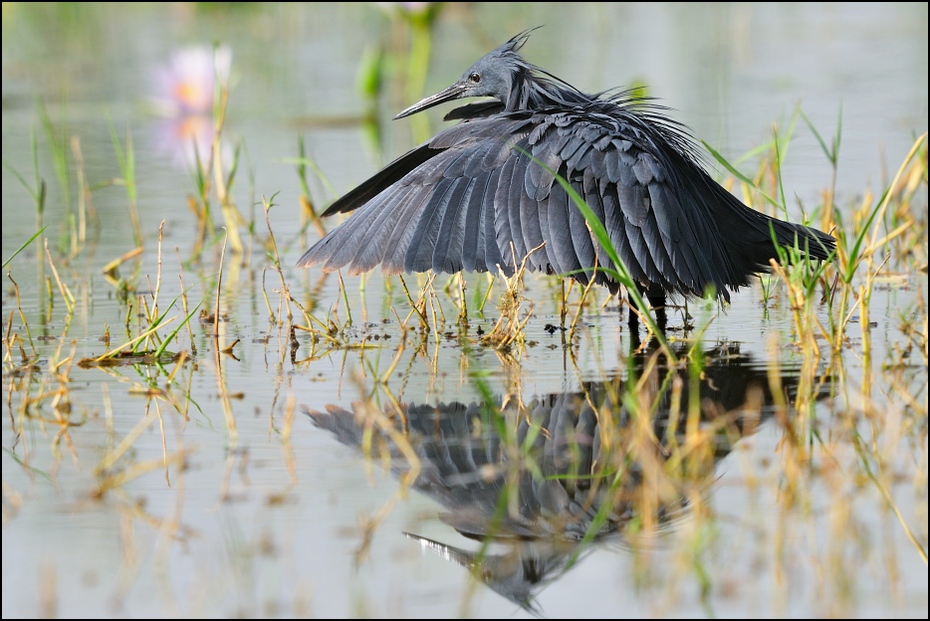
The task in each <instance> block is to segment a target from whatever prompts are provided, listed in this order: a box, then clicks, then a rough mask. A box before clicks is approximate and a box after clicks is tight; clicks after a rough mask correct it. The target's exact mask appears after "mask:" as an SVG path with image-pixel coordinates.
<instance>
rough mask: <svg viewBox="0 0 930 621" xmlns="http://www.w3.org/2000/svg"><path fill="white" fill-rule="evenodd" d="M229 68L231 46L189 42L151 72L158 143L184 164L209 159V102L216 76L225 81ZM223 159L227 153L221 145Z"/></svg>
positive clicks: (210, 123)
mask: <svg viewBox="0 0 930 621" xmlns="http://www.w3.org/2000/svg"><path fill="white" fill-rule="evenodd" d="M231 70H232V49H230V48H229V47H227V46H225V45H220V46H217V47H212V46H208V45H200V46H191V47H187V48H184V49H181V50H178V51H176V52H175V53H174V54H173V55H172V56H171V60H170V61H169V62H168V63H167V64H166V65H165V66H162V67H159V68H158V69H157V70H156V73H155V80H154V81H155V85H156V88H157V92H156V93H155V94H154V97H153V98H152V103H153V105H154V106H155V109H156V112H157V114H158V115H159V116H160V117H163V120H162V121H161V122H160V123H159V124H158V126H157V127H156V132H157V135H158V143H159V147H160V148H161V149H162V150H163V151H165V152H167V153H170V154H171V155H172V156H173V157H174V159H175V161H176V162H177V163H178V164H179V165H182V166H184V167H186V168H192V167H194V166H196V164H197V161H198V159H199V161H200V164H201V165H206V164H207V162H208V161H209V158H210V154H211V148H212V145H213V138H214V125H213V105H214V96H215V93H216V86H217V80H219V81H220V83H226V82H228V80H229V76H230V73H231ZM221 152H222V156H223V160H224V161H225V160H226V159H227V157H231V149H229V148H228V145H221Z"/></svg>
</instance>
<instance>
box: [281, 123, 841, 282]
mask: <svg viewBox="0 0 930 621" xmlns="http://www.w3.org/2000/svg"><path fill="white" fill-rule="evenodd" d="M613 109H614V110H616V109H617V107H616V106H614V108H613ZM646 121H648V122H646ZM555 175H559V176H560V177H562V178H563V179H565V180H567V181H568V182H569V183H570V185H571V187H572V188H573V189H574V190H575V191H576V192H577V193H578V194H579V195H580V196H581V197H582V198H583V199H584V200H585V202H586V203H587V205H588V206H589V207H590V208H591V210H592V211H593V212H594V214H595V215H596V216H597V217H598V219H599V220H600V221H601V223H602V224H603V225H604V228H605V229H606V231H607V234H608V237H609V239H610V242H611V244H612V245H613V247H614V248H615V250H616V252H617V254H618V256H619V258H620V260H621V261H622V262H623V263H624V264H625V265H626V267H627V269H628V270H629V273H630V275H631V276H632V277H633V279H634V280H635V281H637V282H639V283H640V284H642V285H644V286H649V285H653V286H658V287H661V289H663V290H665V291H667V292H677V293H681V294H684V295H695V296H699V297H700V296H704V295H705V294H706V293H707V292H708V291H713V292H714V293H715V294H716V295H717V296H719V297H721V298H722V299H726V300H728V299H729V296H728V293H727V288H731V289H735V288H737V287H740V286H744V285H746V284H748V282H749V278H750V276H751V275H752V274H753V273H755V272H758V271H761V270H764V269H765V268H766V267H767V262H768V257H769V256H774V255H775V252H774V246H773V244H772V242H771V230H770V223H777V224H779V225H782V224H784V225H786V226H789V227H792V228H791V229H790V230H789V231H788V232H787V233H786V232H782V233H783V237H784V238H785V240H784V241H785V243H790V242H791V239H790V238H791V237H792V236H793V235H797V234H799V233H800V234H804V235H806V234H807V233H805V231H812V230H811V229H806V227H801V226H799V225H788V223H781V222H780V221H777V220H772V219H771V218H768V217H767V216H764V215H763V214H759V213H758V212H755V211H754V210H751V209H749V208H747V207H745V206H744V205H743V204H742V203H740V202H739V201H738V200H737V199H736V198H735V197H733V196H732V195H730V194H729V193H728V192H727V191H726V190H724V189H723V188H722V187H720V186H719V185H718V184H717V183H716V182H714V181H713V180H712V179H711V178H710V177H709V176H708V175H707V174H706V172H704V170H703V169H702V168H701V167H700V166H699V165H698V164H696V163H695V161H694V159H693V158H692V157H691V156H689V154H688V152H687V149H686V143H685V142H684V139H683V138H682V137H681V136H676V135H675V134H674V131H673V130H672V129H670V128H668V127H663V126H661V125H657V124H656V123H655V119H643V118H640V117H636V116H633V115H631V114H625V115H618V114H616V113H615V114H607V113H596V112H592V111H590V110H587V111H585V110H574V111H568V112H553V113H546V112H536V113H530V112H524V113H509V114H496V115H492V116H490V117H486V118H476V119H470V120H467V121H463V122H461V123H459V124H458V125H455V126H453V127H450V128H448V129H446V130H444V131H443V132H441V133H439V134H437V136H436V137H434V138H433V139H432V140H430V141H429V142H428V143H425V144H423V145H421V146H419V147H417V148H415V149H413V150H412V151H410V152H408V153H407V154H405V155H403V156H401V157H400V158H398V159H397V160H395V161H394V162H392V163H391V164H389V165H388V166H387V167H385V169H383V170H382V171H381V172H379V173H378V174H376V175H375V176H374V177H372V178H371V179H369V180H368V181H366V182H364V183H362V184H361V185H360V186H359V187H358V188H356V189H355V190H353V191H352V192H350V193H348V194H347V195H345V196H344V197H342V198H341V199H339V200H338V201H336V203H334V204H333V205H332V206H331V207H330V209H329V210H327V212H326V213H327V214H330V213H336V212H347V211H352V212H354V213H353V214H352V215H351V216H350V217H349V219H348V220H346V221H345V222H343V223H342V224H340V225H339V226H338V227H336V228H335V229H334V230H332V231H331V232H330V233H328V234H327V235H326V236H325V237H324V238H323V239H322V240H320V241H319V242H318V243H317V244H315V245H314V246H313V247H312V248H311V249H310V250H308V251H307V252H306V254H304V255H303V257H301V259H300V261H299V262H298V266H302V267H307V266H311V265H321V266H322V267H323V269H324V270H327V271H331V270H337V269H341V268H344V267H348V270H349V272H350V273H361V272H366V271H368V270H371V269H373V268H375V267H376V266H378V265H379V264H380V265H381V266H382V269H383V270H384V271H385V272H386V273H402V272H423V271H427V270H430V269H432V270H433V271H436V272H446V273H455V272H458V271H460V270H468V271H479V272H481V271H488V270H491V271H497V269H498V268H500V269H502V270H503V271H504V272H505V273H512V272H513V270H514V267H515V265H517V264H519V262H520V261H522V260H523V258H524V257H527V259H526V260H527V266H528V267H529V268H530V269H532V270H538V271H543V272H546V273H552V274H570V275H571V276H572V277H573V278H575V279H577V280H579V281H580V282H582V283H587V282H588V281H589V279H590V278H591V277H592V276H593V277H594V278H595V279H596V280H597V281H598V282H600V283H602V284H607V285H609V286H611V288H612V289H614V290H615V289H616V286H617V282H616V280H615V279H614V278H613V277H612V276H611V275H610V273H609V272H607V271H604V268H610V267H613V266H612V263H611V262H610V260H609V259H608V254H607V252H606V251H605V249H604V248H603V247H601V245H600V244H599V243H598V241H597V239H596V238H595V237H594V236H593V235H592V233H591V230H590V229H589V227H588V225H587V223H586V221H585V218H584V216H583V214H582V212H581V210H580V209H579V208H578V206H577V205H576V204H575V203H574V201H573V200H572V199H571V198H570V196H569V194H568V192H567V191H566V190H565V189H564V188H563V187H562V186H561V185H560V184H559V182H558V180H557V179H556V176H555ZM731 212H733V213H731ZM723 226H728V227H732V230H728V229H725V228H722V227H723ZM776 232H778V229H776ZM788 233H791V234H792V235H788ZM816 233H819V231H818V232H816ZM820 235H821V236H823V237H824V238H827V239H832V238H829V236H826V235H823V234H822V233H821V234H820ZM779 241H780V242H781V241H782V239H781V238H779ZM827 243H829V242H827ZM740 253H742V254H740ZM744 255H745V256H744ZM594 266H598V270H594Z"/></svg>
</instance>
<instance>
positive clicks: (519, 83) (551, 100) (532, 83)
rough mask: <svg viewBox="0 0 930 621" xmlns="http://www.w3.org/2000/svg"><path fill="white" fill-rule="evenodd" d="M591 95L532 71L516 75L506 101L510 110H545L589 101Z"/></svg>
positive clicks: (506, 106) (506, 105)
mask: <svg viewBox="0 0 930 621" xmlns="http://www.w3.org/2000/svg"><path fill="white" fill-rule="evenodd" d="M591 100H592V98H591V97H589V96H588V95H585V94H584V93H582V92H581V91H578V90H576V89H574V88H572V87H570V86H568V85H564V86H563V85H562V84H558V83H556V82H553V81H551V80H548V79H545V78H543V77H540V76H536V75H533V74H532V73H529V72H526V73H519V74H517V75H516V76H515V77H514V82H513V86H512V88H511V89H510V93H509V96H508V97H507V99H506V100H503V101H504V105H505V108H506V110H507V111H508V112H514V111H517V110H543V109H546V108H551V107H553V106H555V107H565V106H574V105H577V104H580V103H588V102H590V101H591Z"/></svg>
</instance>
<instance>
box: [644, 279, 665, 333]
mask: <svg viewBox="0 0 930 621" xmlns="http://www.w3.org/2000/svg"><path fill="white" fill-rule="evenodd" d="M646 299H647V300H649V305H650V306H651V307H652V312H654V313H655V316H656V323H657V324H658V325H659V329H660V330H663V331H664V330H665V324H666V322H667V319H666V316H665V291H664V290H663V289H662V287H659V286H656V285H650V286H649V288H648V289H646Z"/></svg>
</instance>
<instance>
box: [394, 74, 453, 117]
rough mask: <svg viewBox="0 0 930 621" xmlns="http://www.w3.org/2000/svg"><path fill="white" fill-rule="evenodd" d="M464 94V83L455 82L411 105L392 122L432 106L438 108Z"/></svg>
mask: <svg viewBox="0 0 930 621" xmlns="http://www.w3.org/2000/svg"><path fill="white" fill-rule="evenodd" d="M464 92H465V83H464V82H456V83H455V84H453V85H452V86H450V87H449V88H446V89H443V90H441V91H439V92H438V93H436V94H435V95H430V96H429V97H427V98H426V99H421V100H420V101H418V102H417V103H415V104H413V105H412V106H410V107H409V108H407V109H406V110H404V111H403V112H401V113H400V114H398V115H397V116H395V117H394V120H395V121H396V120H397V119H402V118H404V117H407V116H410V115H411V114H416V113H417V112H422V111H423V110H426V109H427V108H432V107H433V106H438V105H439V104H441V103H445V102H447V101H452V100H453V99H458V98H459V97H462V93H464Z"/></svg>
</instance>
